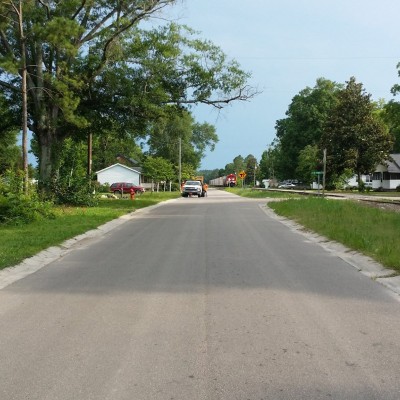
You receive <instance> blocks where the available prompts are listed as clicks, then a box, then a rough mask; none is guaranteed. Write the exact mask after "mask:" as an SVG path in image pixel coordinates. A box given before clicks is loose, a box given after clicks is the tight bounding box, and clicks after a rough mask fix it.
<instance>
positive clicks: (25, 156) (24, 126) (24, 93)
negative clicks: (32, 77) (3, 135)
mask: <svg viewBox="0 0 400 400" xmlns="http://www.w3.org/2000/svg"><path fill="white" fill-rule="evenodd" d="M11 5H12V7H13V9H14V12H15V13H16V14H17V16H18V29H19V35H20V40H21V78H22V84H21V95H22V164H23V167H22V168H23V172H24V174H23V175H24V185H23V186H24V193H25V194H27V193H28V183H29V176H28V89H27V75H28V69H27V65H26V37H25V33H24V20H23V14H22V12H23V11H22V1H21V0H20V1H19V3H18V7H17V5H15V4H14V3H11Z"/></svg>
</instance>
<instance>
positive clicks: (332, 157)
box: [322, 77, 393, 182]
mask: <svg viewBox="0 0 400 400" xmlns="http://www.w3.org/2000/svg"><path fill="white" fill-rule="evenodd" d="M374 111H375V105H374V103H373V102H372V101H371V95H370V94H368V93H366V92H365V89H364V88H363V86H362V84H361V83H357V82H356V80H355V78H354V77H351V78H350V80H349V81H348V82H346V87H345V88H344V89H342V90H341V91H340V92H339V94H338V103H337V104H336V106H335V107H334V108H333V109H332V112H331V115H330V116H329V118H328V120H327V122H326V125H325V129H324V134H323V138H322V145H323V147H324V148H326V149H327V176H328V177H329V179H330V180H331V181H332V180H333V179H336V178H337V177H338V176H340V175H342V174H343V173H344V172H345V170H346V169H350V170H353V171H354V172H355V173H356V174H357V175H358V178H359V179H358V181H359V182H361V179H360V178H361V174H368V173H370V172H372V171H373V170H374V168H375V166H376V165H377V164H378V163H380V162H383V161H384V160H387V159H388V158H389V153H390V152H391V150H392V148H393V138H392V136H391V134H390V133H389V132H388V130H387V129H386V126H385V125H384V124H383V123H382V121H381V120H380V119H379V118H378V117H377V116H376V114H375V113H374Z"/></svg>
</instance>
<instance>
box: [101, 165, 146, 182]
mask: <svg viewBox="0 0 400 400" xmlns="http://www.w3.org/2000/svg"><path fill="white" fill-rule="evenodd" d="M97 181H98V182H99V183H100V184H102V185H103V184H105V183H109V184H111V183H114V182H130V183H133V184H134V185H140V174H139V173H137V172H135V171H131V170H129V169H126V168H124V167H122V166H120V165H114V166H112V167H110V168H108V169H106V170H104V171H100V172H98V173H97Z"/></svg>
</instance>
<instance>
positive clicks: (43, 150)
mask: <svg viewBox="0 0 400 400" xmlns="http://www.w3.org/2000/svg"><path fill="white" fill-rule="evenodd" d="M14 3H16V1H15V2H14V1H13V0H7V1H3V2H1V4H0V34H1V38H2V40H1V41H0V86H1V87H2V88H3V90H4V91H7V92H8V93H9V94H14V95H16V94H18V93H21V90H20V87H21V79H20V77H19V73H20V68H21V65H22V64H23V63H22V61H24V64H25V61H26V65H27V66H28V68H27V85H28V96H29V98H28V100H29V102H28V104H29V109H28V113H29V121H30V129H31V131H32V132H33V133H34V135H35V137H36V141H37V147H38V151H39V153H38V159H39V170H40V177H41V179H42V180H46V179H50V177H52V175H53V174H54V173H55V172H56V171H55V166H56V165H57V163H58V161H57V158H58V154H60V148H62V145H63V141H64V140H65V139H66V138H67V137H69V136H71V135H75V134H77V133H79V132H85V130H87V129H88V128H92V129H93V128H94V127H95V126H96V123H95V122H97V124H101V123H102V124H103V126H104V127H106V126H107V125H108V122H109V121H111V123H114V122H116V121H118V123H119V125H120V126H121V127H130V128H131V129H133V128H135V133H136V134H137V135H138V136H146V129H145V128H146V123H147V121H148V120H149V119H151V118H153V120H154V118H156V117H157V116H158V115H159V114H160V112H161V111H160V110H162V109H163V108H164V107H165V106H166V105H168V104H180V105H181V106H182V105H187V106H189V105H192V104H198V103H204V104H209V105H214V106H216V107H223V106H224V105H226V104H228V103H230V102H231V101H235V100H247V99H249V98H251V97H252V96H253V95H254V94H255V93H254V90H252V88H250V87H249V86H248V85H247V80H248V78H249V74H247V73H245V72H243V71H242V70H241V69H240V68H239V66H238V64H237V63H236V62H234V61H233V62H229V61H228V60H227V58H226V56H225V55H224V54H223V52H222V51H221V50H220V49H219V48H218V47H216V46H214V45H213V44H212V43H210V42H208V41H203V40H199V39H198V38H194V39H193V38H191V37H190V36H192V37H193V36H195V33H194V32H193V31H191V30H189V29H186V28H183V27H178V26H177V25H170V26H168V27H163V28H160V29H155V30H151V31H147V32H146V31H140V30H139V29H138V25H139V23H140V22H141V21H144V20H148V18H150V17H152V16H154V15H156V14H157V13H159V12H160V11H161V10H162V9H163V8H165V7H167V6H170V5H172V4H173V3H175V1H174V0H134V1H125V0H122V1H105V0H93V1H86V0H64V1H61V2H55V1H46V2H45V1H37V0H25V1H24V2H23V3H21V4H22V13H23V15H24V21H25V23H24V28H25V32H24V33H25V37H26V51H25V52H21V46H20V43H19V40H18V38H20V32H19V31H18V24H17V23H10V22H12V20H13V19H15V18H17V16H16V14H15V13H14V14H11V13H10V10H11V9H12V8H13V7H14V8H15V4H14ZM25 57H26V58H25ZM104 129H105V128H102V129H101V130H99V132H101V131H103V130H104ZM93 131H94V129H93V130H92V132H93Z"/></svg>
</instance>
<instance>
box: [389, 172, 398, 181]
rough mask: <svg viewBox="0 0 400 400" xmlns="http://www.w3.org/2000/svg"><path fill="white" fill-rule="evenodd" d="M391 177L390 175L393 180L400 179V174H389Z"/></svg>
mask: <svg viewBox="0 0 400 400" xmlns="http://www.w3.org/2000/svg"><path fill="white" fill-rule="evenodd" d="M389 175H390V179H391V180H397V179H400V173H393V174H389Z"/></svg>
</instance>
